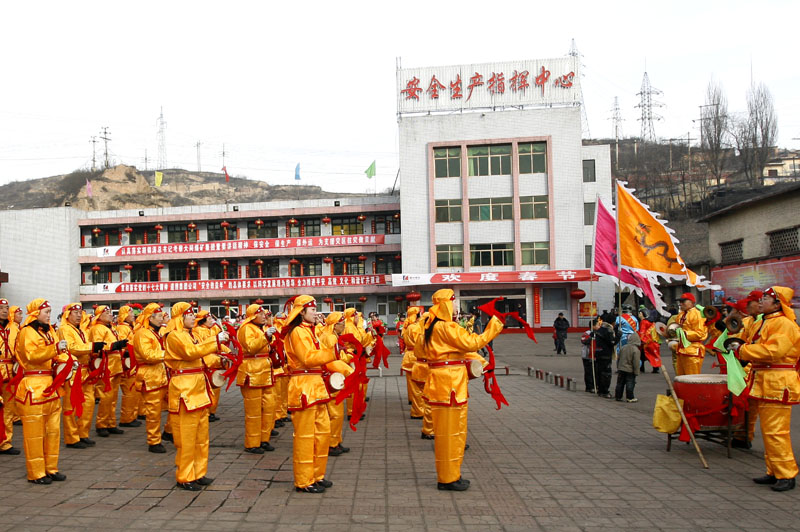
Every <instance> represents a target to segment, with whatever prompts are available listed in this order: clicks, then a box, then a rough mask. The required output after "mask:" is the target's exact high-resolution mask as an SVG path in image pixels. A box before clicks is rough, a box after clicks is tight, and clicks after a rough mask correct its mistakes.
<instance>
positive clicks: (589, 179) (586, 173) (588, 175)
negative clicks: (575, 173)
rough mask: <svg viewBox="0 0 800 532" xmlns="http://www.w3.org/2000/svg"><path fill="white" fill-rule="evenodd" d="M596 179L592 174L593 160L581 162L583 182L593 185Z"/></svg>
mask: <svg viewBox="0 0 800 532" xmlns="http://www.w3.org/2000/svg"><path fill="white" fill-rule="evenodd" d="M596 180H597V179H596V178H595V174H594V159H586V160H584V161H583V182H584V183H594V182H595V181H596Z"/></svg>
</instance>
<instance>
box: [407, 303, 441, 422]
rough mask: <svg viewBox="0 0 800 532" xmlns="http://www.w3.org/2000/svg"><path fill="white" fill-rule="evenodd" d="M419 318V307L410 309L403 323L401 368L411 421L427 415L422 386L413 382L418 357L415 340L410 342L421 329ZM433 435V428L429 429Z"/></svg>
mask: <svg viewBox="0 0 800 532" xmlns="http://www.w3.org/2000/svg"><path fill="white" fill-rule="evenodd" d="M418 316H419V307H409V309H408V315H407V316H406V321H405V323H403V344H404V346H405V349H406V350H405V353H403V362H402V364H401V367H402V368H403V371H405V372H406V388H407V389H408V400H409V401H410V402H411V419H422V418H423V416H424V414H425V407H424V401H423V399H422V386H424V383H423V385H422V386H418V385H417V384H416V383H415V382H414V380H413V378H412V377H413V374H414V366H415V365H416V363H417V357H416V354H415V353H414V345H413V344H414V342H413V339H412V340H411V342H409V338H410V337H411V336H412V335H414V334H416V335H417V336H418V335H419V331H418V330H417V331H416V332H415V331H414V330H413V329H415V328H416V329H419V324H418V323H417V317H418ZM428 428H429V429H430V432H431V434H432V433H433V427H428Z"/></svg>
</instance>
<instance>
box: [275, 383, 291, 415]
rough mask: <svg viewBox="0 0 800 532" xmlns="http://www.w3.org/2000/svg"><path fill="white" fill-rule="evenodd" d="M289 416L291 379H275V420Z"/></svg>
mask: <svg viewBox="0 0 800 532" xmlns="http://www.w3.org/2000/svg"><path fill="white" fill-rule="evenodd" d="M288 415H289V377H276V378H275V419H283V418H285V417H287V416H288Z"/></svg>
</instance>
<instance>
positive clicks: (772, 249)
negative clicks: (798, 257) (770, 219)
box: [767, 227, 800, 255]
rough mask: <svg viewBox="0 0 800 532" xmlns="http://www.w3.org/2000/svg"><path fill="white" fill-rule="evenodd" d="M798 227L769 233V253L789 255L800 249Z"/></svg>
mask: <svg viewBox="0 0 800 532" xmlns="http://www.w3.org/2000/svg"><path fill="white" fill-rule="evenodd" d="M797 229H798V228H797V227H791V228H789V229H781V230H780V231H772V232H771V233H767V234H768V235H769V254H770V255H788V254H790V253H797V252H798V251H800V246H798V238H797Z"/></svg>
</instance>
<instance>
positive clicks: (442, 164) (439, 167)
mask: <svg viewBox="0 0 800 532" xmlns="http://www.w3.org/2000/svg"><path fill="white" fill-rule="evenodd" d="M434 165H435V169H436V170H435V171H436V174H435V175H436V177H447V159H436V160H435V161H434Z"/></svg>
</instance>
